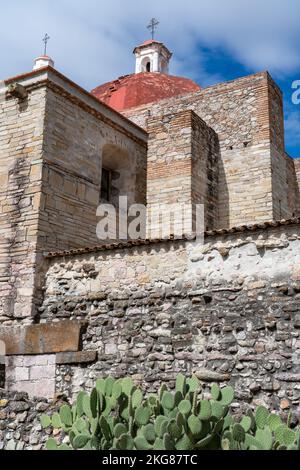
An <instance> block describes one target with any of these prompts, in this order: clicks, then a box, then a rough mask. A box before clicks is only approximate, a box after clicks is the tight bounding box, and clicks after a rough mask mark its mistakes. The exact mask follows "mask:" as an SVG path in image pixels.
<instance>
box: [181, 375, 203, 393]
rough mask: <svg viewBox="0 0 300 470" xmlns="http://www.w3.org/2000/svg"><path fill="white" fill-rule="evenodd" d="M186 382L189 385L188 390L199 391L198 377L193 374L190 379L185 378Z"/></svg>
mask: <svg viewBox="0 0 300 470" xmlns="http://www.w3.org/2000/svg"><path fill="white" fill-rule="evenodd" d="M186 383H187V385H188V387H189V391H190V392H198V391H199V389H200V382H199V380H198V378H197V377H196V376H195V375H193V376H192V377H191V378H190V379H187V380H186ZM183 395H184V394H183Z"/></svg>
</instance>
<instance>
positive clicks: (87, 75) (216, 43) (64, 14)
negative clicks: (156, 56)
mask: <svg viewBox="0 0 300 470" xmlns="http://www.w3.org/2000/svg"><path fill="white" fill-rule="evenodd" d="M1 3H2V2H1ZM0 14H1V30H0V45H1V47H0V64H1V78H4V77H8V76H12V75H14V74H17V73H20V72H23V71H27V70H30V68H31V67H32V62H33V59H34V58H35V57H36V56H37V55H38V54H39V53H40V52H41V50H42V42H41V38H42V36H43V35H44V33H45V32H48V33H49V34H50V36H51V41H50V43H49V53H50V54H51V55H52V56H53V58H54V59H55V62H56V67H57V68H58V69H59V70H61V71H62V72H63V73H65V74H66V75H68V76H69V77H70V78H72V79H73V80H75V81H77V82H79V83H80V84H81V85H83V86H85V87H86V88H88V89H89V88H92V87H94V86H96V85H98V84H100V83H103V82H104V81H107V80H111V79H113V78H115V77H117V76H119V75H123V74H126V73H131V72H132V71H133V70H134V58H133V56H132V49H133V47H134V46H135V45H136V44H137V43H139V42H141V41H143V40H144V39H145V38H146V37H147V36H148V33H147V30H146V28H145V26H146V25H147V22H148V21H149V19H150V18H151V17H153V16H155V17H157V18H158V19H159V20H160V21H161V25H160V28H159V33H158V37H159V39H161V40H163V41H164V42H165V43H166V44H167V45H168V46H169V47H170V49H172V50H173V51H174V53H175V57H174V61H173V66H172V71H173V73H178V74H184V75H187V76H189V75H190V76H191V77H195V76H197V77H199V81H200V84H202V85H207V84H208V83H215V82H216V81H219V80H222V71H221V72H220V74H216V75H215V76H213V77H211V76H210V75H208V74H207V73H206V71H205V58H203V57H202V56H201V53H199V51H200V50H201V49H199V48H201V46H203V47H212V48H218V47H223V48H224V49H225V50H226V52H227V53H229V54H230V55H231V56H232V57H233V58H234V59H235V60H237V61H239V62H240V63H241V64H243V65H244V66H246V67H248V68H249V69H251V70H253V71H258V70H265V69H269V70H270V71H271V72H273V74H275V75H278V76H285V75H287V74H290V73H293V72H295V71H296V70H297V68H300V54H299V50H298V45H297V43H298V38H299V34H298V31H299V16H300V3H299V1H298V0H285V1H283V0H265V1H262V0H226V1H224V0H209V1H207V0H200V1H199V0H184V1H183V0H163V1H161V0H152V1H151V2H147V1H145V0H114V1H113V2H110V1H108V0H97V1H96V0H86V1H84V2H83V1H82V0H26V1H24V0H11V2H10V3H8V2H7V3H4V4H3V5H2V6H1V9H0Z"/></svg>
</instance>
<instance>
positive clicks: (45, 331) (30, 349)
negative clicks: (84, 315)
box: [0, 321, 83, 356]
mask: <svg viewBox="0 0 300 470" xmlns="http://www.w3.org/2000/svg"><path fill="white" fill-rule="evenodd" d="M82 326H83V325H82V323H79V322H75V321H63V322H59V323H49V324H48V323H45V324H39V325H27V326H20V327H2V328H0V340H1V341H3V342H4V343H5V346H6V355H7V356H19V355H24V356H26V355H41V354H51V353H52V354H53V353H61V352H77V351H78V350H79V344H80V332H81V328H82Z"/></svg>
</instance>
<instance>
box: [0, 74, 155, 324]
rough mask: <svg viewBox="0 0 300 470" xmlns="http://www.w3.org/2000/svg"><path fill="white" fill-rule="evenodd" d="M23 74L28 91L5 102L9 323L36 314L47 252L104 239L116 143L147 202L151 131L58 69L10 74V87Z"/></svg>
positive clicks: (1, 266)
mask: <svg viewBox="0 0 300 470" xmlns="http://www.w3.org/2000/svg"><path fill="white" fill-rule="evenodd" d="M16 81H17V82H18V83H19V85H20V86H22V87H23V88H24V89H25V90H26V93H27V96H26V97H25V98H24V99H20V98H18V97H15V96H12V95H11V94H10V93H9V88H7V90H8V91H7V94H6V98H5V99H4V100H2V101H1V102H0V178H1V188H0V204H1V214H0V234H1V240H0V242H1V250H0V256H1V263H0V292H1V301H0V322H1V323H4V324H8V325H9V324H12V323H13V322H14V321H16V322H22V323H32V322H34V321H35V319H36V315H37V310H36V307H37V305H40V302H41V298H42V297H41V295H42V287H43V261H42V254H43V252H45V251H49V250H55V249H59V250H61V249H68V248H78V247H84V246H87V245H90V244H95V245H96V244H97V243H99V241H98V240H97V236H96V226H97V222H98V218H97V215H96V211H97V207H98V206H99V204H100V190H101V173H102V158H103V156H104V155H105V151H106V149H107V148H108V147H109V148H110V153H111V154H113V152H114V153H115V154H116V155H117V156H118V155H120V156H121V157H122V158H123V160H124V158H125V157H124V155H125V156H127V160H126V163H127V166H128V168H126V169H127V173H126V175H127V176H128V185H127V187H126V188H129V189H128V193H129V196H130V202H131V203H133V202H136V203H145V201H146V167H147V162H146V145H147V136H146V133H145V132H144V131H143V130H141V129H139V128H138V127H137V126H135V125H134V124H132V123H130V122H129V121H128V120H127V119H125V118H123V117H122V116H121V115H119V114H118V113H116V112H115V111H113V110H111V109H109V108H107V107H105V106H104V105H102V104H101V103H100V102H98V100H96V99H95V98H94V97H92V96H91V95H90V94H88V93H86V92H84V90H82V89H80V88H79V87H77V86H76V85H75V84H73V83H72V82H70V81H69V80H67V79H66V78H65V77H63V76H61V75H60V74H59V73H58V72H56V71H54V70H52V69H42V71H40V70H38V71H36V72H33V73H31V74H26V75H24V76H20V77H18V78H17V79H12V80H8V81H7V82H6V84H7V87H8V86H9V85H10V84H11V83H14V82H16ZM116 155H115V158H116ZM121 163H122V162H121ZM121 163H120V173H122V171H124V166H122V164H121ZM125 167H126V165H125ZM114 169H115V168H114ZM126 188H125V189H126ZM125 189H124V191H125ZM126 194H127V192H125V194H124V195H126Z"/></svg>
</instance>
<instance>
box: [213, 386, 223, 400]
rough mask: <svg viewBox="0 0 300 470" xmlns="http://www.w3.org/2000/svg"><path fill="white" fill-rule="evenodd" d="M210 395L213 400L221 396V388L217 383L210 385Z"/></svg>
mask: <svg viewBox="0 0 300 470" xmlns="http://www.w3.org/2000/svg"><path fill="white" fill-rule="evenodd" d="M211 396H212V398H213V399H214V400H215V401H218V400H219V399H220V398H221V390H220V387H219V386H218V385H217V384H213V385H212V386H211Z"/></svg>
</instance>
